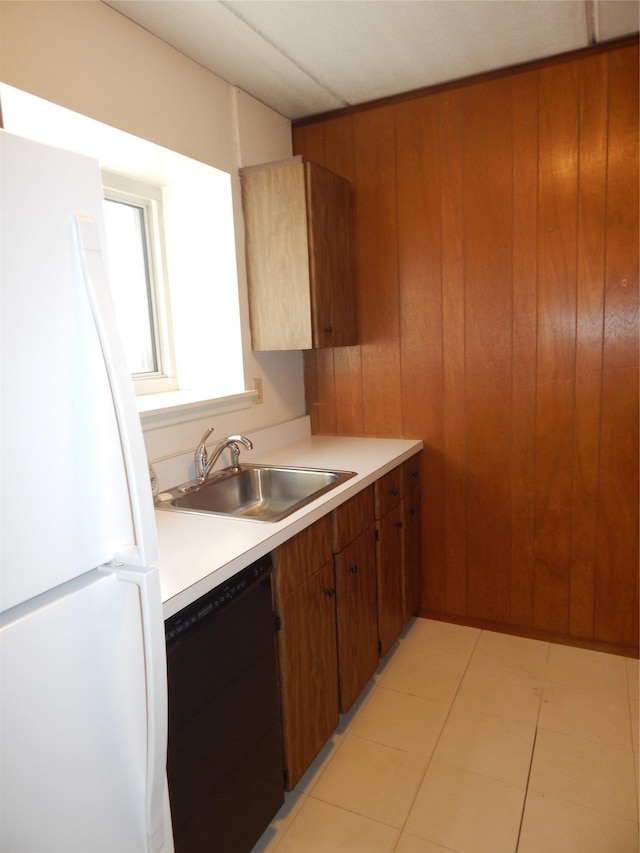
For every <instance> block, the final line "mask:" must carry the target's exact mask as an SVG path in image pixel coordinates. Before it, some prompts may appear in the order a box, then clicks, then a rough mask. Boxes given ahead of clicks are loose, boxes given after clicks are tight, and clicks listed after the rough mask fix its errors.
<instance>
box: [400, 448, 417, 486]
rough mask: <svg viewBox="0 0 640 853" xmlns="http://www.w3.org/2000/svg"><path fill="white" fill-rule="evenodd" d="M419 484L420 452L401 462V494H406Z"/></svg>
mask: <svg viewBox="0 0 640 853" xmlns="http://www.w3.org/2000/svg"><path fill="white" fill-rule="evenodd" d="M419 486H420V454H419V453H416V455H415V456H412V457H411V459H407V460H406V461H405V462H403V463H402V494H403V495H407V494H409V492H410V491H411V490H412V489H417V488H419Z"/></svg>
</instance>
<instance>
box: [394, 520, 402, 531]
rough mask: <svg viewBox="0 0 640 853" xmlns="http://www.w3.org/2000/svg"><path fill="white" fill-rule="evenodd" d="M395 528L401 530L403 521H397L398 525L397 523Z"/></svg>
mask: <svg viewBox="0 0 640 853" xmlns="http://www.w3.org/2000/svg"><path fill="white" fill-rule="evenodd" d="M394 526H395V527H397V528H398V529H400V528H401V527H402V522H401V521H396V523H395V525H394Z"/></svg>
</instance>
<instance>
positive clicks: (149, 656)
mask: <svg viewBox="0 0 640 853" xmlns="http://www.w3.org/2000/svg"><path fill="white" fill-rule="evenodd" d="M102 204H103V202H102V187H101V180H100V172H99V168H98V164H97V162H95V161H94V160H91V159H89V158H85V157H81V156H79V155H77V154H73V153H70V152H68V151H62V150H58V149H54V148H50V147H48V146H44V145H41V144H40V143H36V142H33V141H30V140H25V139H22V138H20V137H16V136H14V135H12V134H9V133H7V132H5V131H0V251H1V254H0V323H1V338H0V394H1V412H0V414H1V435H0V441H1V459H0V470H1V486H2V488H1V493H0V499H1V503H0V519H1V526H0V534H1V540H0V556H1V564H0V850H2V851H6V853H9V851H10V853H17V851H32V853H36V851H37V853H53V851H64V853H72V851H78V853H90V851H103V853H116V851H133V853H139V851H159V850H163V851H172V850H173V840H172V833H171V820H170V814H169V801H168V795H167V786H166V742H167V695H166V690H167V687H166V656H165V641H164V630H163V616H162V602H161V596H160V580H159V574H158V569H157V568H154V567H153V563H154V561H155V560H156V559H157V539H156V530H155V522H154V512H153V500H152V496H151V489H150V484H149V475H148V467H147V461H146V457H145V449H144V443H143V437H142V431H141V427H140V421H139V418H138V415H137V412H136V409H135V401H134V397H133V390H132V384H131V380H130V377H129V375H128V372H127V367H126V364H125V359H124V354H123V351H122V346H121V344H120V341H119V338H118V335H117V331H116V327H115V318H114V314H113V308H112V305H111V301H110V297H109V293H108V286H107V273H106V269H105V264H104V262H103V259H104V257H105V249H104V247H105V243H104V224H103V214H102Z"/></svg>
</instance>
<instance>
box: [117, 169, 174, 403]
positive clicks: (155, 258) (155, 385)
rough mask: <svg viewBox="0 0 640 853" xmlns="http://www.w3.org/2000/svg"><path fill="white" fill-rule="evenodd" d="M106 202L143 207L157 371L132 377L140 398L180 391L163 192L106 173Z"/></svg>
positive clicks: (131, 179) (125, 177)
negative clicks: (165, 238) (164, 222)
mask: <svg viewBox="0 0 640 853" xmlns="http://www.w3.org/2000/svg"><path fill="white" fill-rule="evenodd" d="M102 185H103V195H104V198H105V199H110V200H113V201H115V202H122V203H125V204H131V205H134V206H136V207H139V208H141V209H142V211H143V216H142V219H143V228H144V239H145V244H146V245H145V246H144V247H143V248H144V250H145V254H146V260H147V274H148V288H149V300H150V308H151V334H152V337H153V342H154V346H155V351H156V362H157V364H156V367H157V370H156V371H154V372H151V373H132V374H131V379H132V381H133V385H134V391H135V394H136V396H143V395H147V394H161V393H164V392H167V391H176V390H178V379H177V375H176V362H175V349H174V341H173V334H172V324H171V299H170V289H169V280H168V275H167V264H166V248H165V240H164V225H163V220H164V217H163V209H162V189H161V188H160V187H157V186H152V185H151V184H146V183H143V182H142V181H139V180H136V179H134V178H131V177H129V176H127V175H122V174H116V173H114V172H106V171H103V172H102Z"/></svg>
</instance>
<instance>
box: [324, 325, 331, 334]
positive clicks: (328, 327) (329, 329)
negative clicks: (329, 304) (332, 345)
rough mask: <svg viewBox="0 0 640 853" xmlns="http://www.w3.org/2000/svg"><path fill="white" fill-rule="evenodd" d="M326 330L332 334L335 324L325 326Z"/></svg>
mask: <svg viewBox="0 0 640 853" xmlns="http://www.w3.org/2000/svg"><path fill="white" fill-rule="evenodd" d="M324 330H325V332H326V333H327V334H328V335H330V334H331V333H332V332H333V326H325V327H324Z"/></svg>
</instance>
